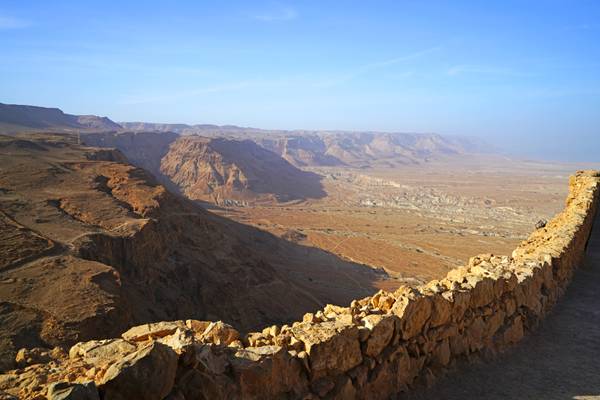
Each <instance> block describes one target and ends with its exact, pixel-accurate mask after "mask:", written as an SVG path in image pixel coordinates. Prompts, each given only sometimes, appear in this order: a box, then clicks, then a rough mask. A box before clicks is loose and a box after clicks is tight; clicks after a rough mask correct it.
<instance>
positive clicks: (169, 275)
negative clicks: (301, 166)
mask: <svg viewBox="0 0 600 400" xmlns="http://www.w3.org/2000/svg"><path fill="white" fill-rule="evenodd" d="M0 225H1V226H2V230H1V234H0V235H1V237H0V239H2V240H1V241H0V243H2V245H1V248H0V250H1V252H0V253H1V257H0V360H2V363H1V364H2V366H3V367H9V366H10V364H11V363H12V360H14V354H15V352H16V350H17V349H18V348H21V347H33V346H42V347H52V346H53V345H58V344H71V343H73V342H75V341H78V340H86V339H89V338H92V337H107V336H111V335H114V334H116V333H118V332H119V331H120V330H122V329H123V328H124V327H126V326H128V325H132V324H136V323H143V322H148V321H156V320H165V319H178V318H198V319H223V320H225V321H228V322H230V323H233V324H236V325H237V326H239V327H241V328H242V329H251V328H255V327H258V326H264V325H265V324H269V323H272V322H284V321H289V320H291V319H293V318H298V317H299V316H300V315H301V314H302V313H303V312H305V311H307V310H310V309H314V308H316V307H319V306H320V305H323V304H325V303H327V302H330V303H338V304H344V303H346V302H348V301H350V300H351V299H352V298H356V297H360V296H363V295H366V294H368V293H370V292H371V291H372V290H373V289H372V281H373V280H375V279H376V278H377V275H376V273H375V272H373V271H372V270H371V269H369V268H365V267H363V266H359V265H357V264H353V263H349V262H344V261H341V260H340V259H338V258H336V257H334V256H332V255H331V254H328V253H325V252H323V251H321V250H318V249H312V248H306V247H302V246H298V245H296V244H293V243H290V242H287V241H283V240H280V239H277V238H276V237H274V236H272V235H270V234H268V233H265V232H262V231H259V230H257V229H254V228H250V227H247V226H244V225H241V224H238V223H235V222H233V221H230V220H227V219H224V218H221V217H219V216H216V215H213V214H211V213H208V212H207V211H205V210H204V209H203V208H201V207H199V206H197V205H196V204H194V203H193V202H191V201H189V200H187V199H184V198H183V197H180V196H177V195H174V194H172V193H170V192H169V191H167V190H166V189H165V188H164V187H163V186H161V185H159V184H157V183H156V182H155V181H154V179H153V178H152V177H151V176H150V175H149V174H148V173H147V172H145V171H144V170H142V169H139V168H136V167H133V166H131V165H129V164H127V163H126V161H125V158H124V157H123V155H122V154H121V153H120V152H118V151H114V150H109V149H98V148H89V147H81V146H79V145H77V144H75V139H74V138H72V137H68V136H56V135H54V136H50V135H45V136H37V137H36V138H32V137H27V138H15V137H6V136H0Z"/></svg>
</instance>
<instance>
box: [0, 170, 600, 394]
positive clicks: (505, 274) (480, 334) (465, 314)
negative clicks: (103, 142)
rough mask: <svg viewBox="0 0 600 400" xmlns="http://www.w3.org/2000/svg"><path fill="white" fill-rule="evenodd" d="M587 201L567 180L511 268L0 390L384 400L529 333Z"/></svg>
mask: <svg viewBox="0 0 600 400" xmlns="http://www.w3.org/2000/svg"><path fill="white" fill-rule="evenodd" d="M599 191H600V174H599V173H598V172H592V171H587V172H578V173H577V175H576V176H574V177H573V178H571V181H570V194H569V197H568V199H567V203H566V207H565V209H564V211H562V212H561V213H559V214H558V215H557V216H556V217H555V218H554V219H552V220H551V221H549V222H548V223H547V224H546V226H544V227H542V228H540V229H538V230H536V231H535V232H534V233H532V234H531V236H530V237H529V238H528V239H527V240H526V241H524V242H523V243H522V244H521V245H519V246H518V247H517V248H516V249H515V251H514V252H513V254H512V256H494V255H491V254H488V255H479V256H476V257H473V258H471V259H470V261H469V263H468V265H466V266H464V267H461V268H457V269H455V270H452V271H450V272H449V273H448V275H447V276H446V277H445V278H444V279H441V280H434V281H431V282H429V283H427V284H425V285H422V286H419V287H416V288H408V287H403V288H400V289H398V290H397V291H395V292H394V293H389V292H384V291H381V292H378V293H377V294H375V295H374V296H371V297H366V298H363V299H360V300H355V301H353V302H352V303H351V304H350V306H349V307H340V306H334V305H327V306H326V307H325V308H324V309H322V310H319V311H317V312H316V313H308V314H306V315H305V316H304V318H303V321H301V322H295V323H293V324H291V325H283V326H277V325H274V326H270V327H267V328H265V329H263V330H262V331H261V332H251V333H249V334H247V335H246V336H244V337H243V338H241V340H238V339H237V338H238V337H239V335H238V334H237V332H235V330H234V329H233V328H232V327H230V326H228V325H226V324H223V323H219V322H216V323H212V322H208V321H193V320H188V321H173V322H161V323H157V324H149V325H143V326H138V327H134V328H131V329H130V330H129V331H127V332H126V333H124V334H123V339H116V340H114V341H105V342H98V341H93V342H86V343H78V344H76V345H75V346H74V347H73V348H72V349H71V351H70V352H69V357H66V356H65V355H64V354H62V355H61V353H60V352H58V353H56V354H55V355H54V356H53V358H52V359H51V360H50V361H48V362H42V363H41V364H35V365H31V366H28V367H25V368H23V369H20V370H15V371H10V372H8V373H6V374H4V375H1V376H0V390H4V391H6V392H8V393H10V394H12V395H17V396H23V397H24V398H26V397H33V396H45V395H47V396H49V397H50V398H52V397H51V396H52V393H53V392H52V391H53V390H55V388H56V385H62V386H60V387H65V388H69V387H77V388H80V386H79V385H83V386H85V387H86V388H88V389H89V388H94V387H96V388H97V389H96V392H93V390H92V392H93V394H90V396H96V394H97V395H99V396H100V398H138V399H155V398H160V396H163V395H164V396H166V397H165V398H168V399H196V398H200V399H238V398H239V399H281V398H297V399H319V398H326V399H354V398H356V399H387V398H390V397H391V396H392V395H394V394H395V393H398V392H402V391H406V390H408V389H409V388H410V387H411V386H413V385H415V384H417V383H418V382H425V383H430V382H431V381H432V380H433V379H434V378H435V376H436V375H438V374H440V373H442V372H443V371H444V369H445V368H448V367H449V366H451V365H453V364H454V363H455V362H457V361H459V360H468V359H470V358H471V357H472V356H473V355H476V354H478V353H483V354H493V353H495V352H497V351H501V350H503V349H505V348H506V347H508V346H510V345H512V344H514V343H516V342H518V341H519V340H521V339H522V338H523V336H524V335H525V334H527V332H529V331H531V330H533V329H534V328H535V327H536V326H537V324H538V323H539V322H540V321H541V320H542V319H543V317H544V315H545V314H546V313H547V312H548V311H549V310H550V309H551V307H552V306H553V305H554V303H555V302H556V301H557V300H558V298H559V297H560V295H561V294H562V293H563V292H564V290H565V288H566V286H567V285H568V283H569V280H570V278H571V276H572V275H573V273H574V270H575V269H576V267H577V266H578V265H579V263H580V262H581V260H582V257H583V255H584V252H585V246H586V242H587V239H588V237H589V234H590V230H591V226H592V221H593V218H594V215H595V213H596V209H597V206H598V201H599ZM94 351H96V353H94ZM154 352H156V354H154ZM175 363H176V364H177V368H176V372H175V373H174V374H173V370H174V368H173V366H174V364H175ZM157 370H160V371H157ZM57 382H61V383H57ZM111 382H121V384H113V383H111ZM125 383H128V384H125ZM52 385H54V386H52ZM69 385H70V386H69ZM149 388H153V390H151V391H150V390H149ZM167 388H168V389H169V391H168V393H167ZM81 390H83V389H82V388H81ZM86 390H87V389H86ZM159 395H160V396H159ZM113 396H114V397H113ZM119 396H121V397H119ZM123 396H125V397H123ZM131 396H133V397H131ZM41 398H43V397H41ZM89 398H94V397H89Z"/></svg>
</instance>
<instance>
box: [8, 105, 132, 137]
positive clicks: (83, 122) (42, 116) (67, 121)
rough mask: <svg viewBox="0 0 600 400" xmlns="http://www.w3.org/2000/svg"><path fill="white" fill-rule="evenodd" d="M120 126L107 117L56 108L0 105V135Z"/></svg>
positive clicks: (111, 129)
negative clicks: (72, 112) (70, 112)
mask: <svg viewBox="0 0 600 400" xmlns="http://www.w3.org/2000/svg"><path fill="white" fill-rule="evenodd" d="M119 129H122V127H121V125H119V124H117V123H115V122H113V121H111V120H110V119H108V118H107V117H98V116H96V115H71V114H65V113H64V112H62V111H61V110H60V109H58V108H46V107H37V106H25V105H17V104H3V103H0V133H17V132H23V131H44V130H53V131H76V130H90V131H114V130H119Z"/></svg>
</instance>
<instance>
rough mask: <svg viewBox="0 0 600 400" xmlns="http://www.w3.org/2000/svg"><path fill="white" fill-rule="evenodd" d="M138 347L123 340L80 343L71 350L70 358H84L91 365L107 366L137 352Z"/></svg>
mask: <svg viewBox="0 0 600 400" xmlns="http://www.w3.org/2000/svg"><path fill="white" fill-rule="evenodd" d="M136 350H137V347H136V346H135V345H134V344H132V343H129V342H127V341H125V340H123V339H106V340H90V341H88V342H80V343H77V344H75V345H73V347H71V349H70V350H69V358H71V359H76V358H83V359H84V360H85V362H86V363H88V364H91V365H97V366H100V365H106V364H109V363H112V362H113V361H116V360H119V359H122V358H123V357H125V356H127V355H129V354H131V353H133V352H135V351H136Z"/></svg>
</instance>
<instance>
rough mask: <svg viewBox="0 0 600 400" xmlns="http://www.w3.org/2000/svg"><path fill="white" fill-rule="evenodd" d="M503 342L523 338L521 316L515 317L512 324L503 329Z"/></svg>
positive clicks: (515, 341)
mask: <svg viewBox="0 0 600 400" xmlns="http://www.w3.org/2000/svg"><path fill="white" fill-rule="evenodd" d="M503 338H504V343H517V342H518V341H520V340H521V339H522V338H523V320H522V318H521V316H520V315H519V316H517V317H515V319H514V320H513V321H512V324H511V325H509V326H508V328H507V329H506V330H505V331H504V335H503Z"/></svg>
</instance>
